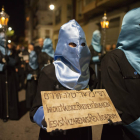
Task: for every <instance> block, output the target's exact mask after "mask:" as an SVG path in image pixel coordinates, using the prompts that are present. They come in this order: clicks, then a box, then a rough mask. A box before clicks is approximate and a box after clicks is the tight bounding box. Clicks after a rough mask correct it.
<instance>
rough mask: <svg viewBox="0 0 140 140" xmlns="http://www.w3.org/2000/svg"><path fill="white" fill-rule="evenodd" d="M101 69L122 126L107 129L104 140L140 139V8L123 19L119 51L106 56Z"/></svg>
mask: <svg viewBox="0 0 140 140" xmlns="http://www.w3.org/2000/svg"><path fill="white" fill-rule="evenodd" d="M101 69H102V82H103V85H104V87H105V89H106V90H107V92H108V94H109V96H110V98H111V100H112V102H113V104H114V105H115V107H116V109H117V110H119V112H120V116H121V119H122V122H123V125H122V126H111V127H109V126H104V129H103V135H102V139H108V140H111V139H113V140H116V139H117V140H118V139H119V140H122V139H123V140H125V139H127V140H136V139H140V111H139V108H140V101H139V99H140V94H139V91H140V86H139V85H140V8H136V9H133V10H131V11H129V12H128V13H127V14H126V15H125V16H124V18H123V22H122V27H121V32H120V35H119V38H118V42H117V49H116V50H114V51H112V52H110V53H108V54H107V55H106V56H105V58H104V59H103V61H102V67H101ZM108 132H109V133H108Z"/></svg>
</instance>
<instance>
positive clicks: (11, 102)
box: [0, 33, 19, 122]
mask: <svg viewBox="0 0 140 140" xmlns="http://www.w3.org/2000/svg"><path fill="white" fill-rule="evenodd" d="M0 42H1V43H0V52H1V58H2V60H1V62H0V118H1V119H3V121H4V122H6V121H7V120H8V119H11V120H17V119H19V110H18V90H17V81H16V80H17V79H16V72H15V65H16V63H17V58H16V56H15V55H14V53H13V54H12V49H13V45H12V44H11V45H9V46H10V47H9V48H10V49H8V48H5V47H4V44H5V40H4V35H2V33H1V35H0ZM6 61H7V64H6ZM6 71H7V78H8V89H7V90H8V101H7V99H6V84H5V82H6ZM7 102H8V115H9V118H7Z"/></svg>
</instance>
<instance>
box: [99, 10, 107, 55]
mask: <svg viewBox="0 0 140 140" xmlns="http://www.w3.org/2000/svg"><path fill="white" fill-rule="evenodd" d="M100 23H101V27H102V33H103V36H102V38H103V39H102V41H103V49H102V53H103V54H104V53H105V44H106V29H107V28H109V20H108V19H107V16H106V12H105V13H104V16H103V17H102V19H101V22H100Z"/></svg>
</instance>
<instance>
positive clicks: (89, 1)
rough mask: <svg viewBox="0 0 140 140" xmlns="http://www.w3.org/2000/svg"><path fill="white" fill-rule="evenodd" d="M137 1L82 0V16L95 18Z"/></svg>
mask: <svg viewBox="0 0 140 140" xmlns="http://www.w3.org/2000/svg"><path fill="white" fill-rule="evenodd" d="M138 1H139V0H83V6H82V14H83V15H84V16H85V17H86V18H90V17H93V16H94V17H96V16H98V15H100V14H102V13H104V11H107V12H109V11H113V10H114V9H119V8H121V7H124V6H127V5H130V4H132V3H135V2H138Z"/></svg>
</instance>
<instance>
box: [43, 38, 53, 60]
mask: <svg viewBox="0 0 140 140" xmlns="http://www.w3.org/2000/svg"><path fill="white" fill-rule="evenodd" d="M41 51H42V52H45V53H47V54H48V55H49V56H50V57H52V58H54V50H53V44H52V41H51V39H50V38H46V39H45V40H44V43H43V48H42V50H41Z"/></svg>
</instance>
